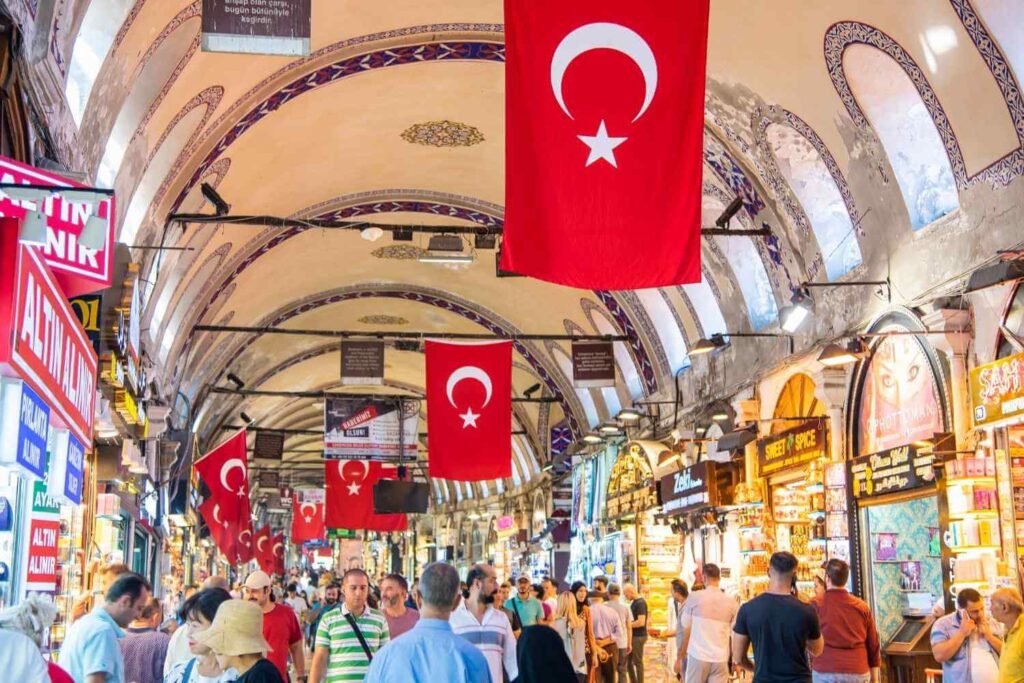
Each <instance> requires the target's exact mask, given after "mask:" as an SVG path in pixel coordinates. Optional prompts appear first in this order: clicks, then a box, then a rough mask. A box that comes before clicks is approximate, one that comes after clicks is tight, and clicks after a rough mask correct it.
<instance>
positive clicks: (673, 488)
mask: <svg viewBox="0 0 1024 683" xmlns="http://www.w3.org/2000/svg"><path fill="white" fill-rule="evenodd" d="M716 477H717V472H716V471H715V463H714V462H710V461H707V460H705V461H704V462H699V463H697V464H696V465H693V466H691V467H687V468H685V469H682V470H680V471H678V472H676V473H674V474H670V475H668V476H666V477H662V478H661V479H660V480H659V482H658V490H659V493H660V502H661V511H662V512H663V513H665V514H666V515H682V514H686V513H687V512H693V511H694V510H700V509H702V508H707V507H715V506H716V505H718V486H717V478H716Z"/></svg>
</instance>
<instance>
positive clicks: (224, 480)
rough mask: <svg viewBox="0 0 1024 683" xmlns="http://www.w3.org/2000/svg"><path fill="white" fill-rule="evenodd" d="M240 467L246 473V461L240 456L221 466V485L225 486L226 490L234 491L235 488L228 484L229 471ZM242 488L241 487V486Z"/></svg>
mask: <svg viewBox="0 0 1024 683" xmlns="http://www.w3.org/2000/svg"><path fill="white" fill-rule="evenodd" d="M235 468H238V469H240V470H241V471H242V475H243V476H244V475H245V463H243V462H242V461H241V460H239V459H238V458H232V459H231V460H228V461H227V462H226V463H224V466H223V467H221V468H220V485H221V486H222V487H224V490H225V491H234V489H233V488H231V486H230V485H229V484H228V472H230V471H231V470H233V469H235ZM239 488H241V487H239Z"/></svg>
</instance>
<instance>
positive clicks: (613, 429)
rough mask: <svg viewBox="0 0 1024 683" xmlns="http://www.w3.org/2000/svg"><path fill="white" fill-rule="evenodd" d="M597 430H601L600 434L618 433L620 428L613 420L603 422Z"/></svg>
mask: <svg viewBox="0 0 1024 683" xmlns="http://www.w3.org/2000/svg"><path fill="white" fill-rule="evenodd" d="M597 431H599V432H601V433H602V434H618V433H619V431H620V430H619V425H617V424H615V423H614V422H605V423H604V424H602V425H601V426H600V427H598V428H597Z"/></svg>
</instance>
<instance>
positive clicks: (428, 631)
mask: <svg viewBox="0 0 1024 683" xmlns="http://www.w3.org/2000/svg"><path fill="white" fill-rule="evenodd" d="M419 589H420V596H421V598H422V599H423V606H422V607H421V608H420V620H419V621H418V622H416V625H415V626H413V628H412V630H411V631H407V632H406V633H405V635H403V636H402V637H401V638H397V639H395V640H392V641H391V642H389V643H388V644H387V645H385V646H384V648H383V649H381V651H380V652H378V653H377V655H376V656H375V657H374V658H373V663H372V664H370V670H369V672H367V674H366V680H367V683H406V682H407V681H412V683H431V682H433V681H445V682H446V683H494V682H493V681H491V672H490V670H489V669H488V668H487V660H486V659H484V656H483V655H482V654H480V651H479V650H478V649H477V648H476V647H474V646H473V645H472V644H471V643H470V642H469V641H468V640H466V639H465V638H462V637H460V636H457V635H455V634H454V633H452V627H451V626H450V625H449V624H448V618H449V617H450V616H451V613H452V610H453V609H455V604H456V601H457V600H458V598H459V573H458V572H457V571H455V568H454V567H452V566H451V565H448V564H445V563H444V562H433V563H431V564H428V565H427V567H426V569H424V570H423V575H422V576H420V585H419ZM498 683H500V682H498Z"/></svg>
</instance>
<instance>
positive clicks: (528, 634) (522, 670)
mask: <svg viewBox="0 0 1024 683" xmlns="http://www.w3.org/2000/svg"><path fill="white" fill-rule="evenodd" d="M516 661H517V663H518V664H519V676H518V677H517V678H516V679H515V681H514V682H513V683H576V681H577V680H578V679H577V677H576V672H575V671H573V666H572V662H570V661H569V657H568V656H567V655H566V654H565V647H564V646H563V644H562V639H561V638H560V637H559V636H558V634H557V633H556V632H555V631H554V630H553V629H551V628H548V627H547V626H545V625H543V624H539V625H536V626H527V627H526V628H524V629H523V633H522V635H520V636H519V644H518V647H517V648H516Z"/></svg>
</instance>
